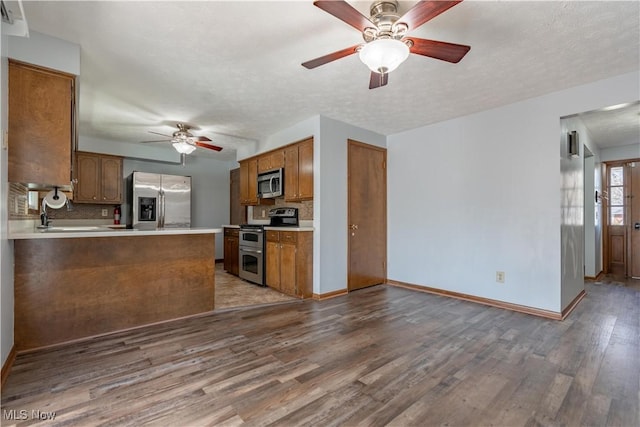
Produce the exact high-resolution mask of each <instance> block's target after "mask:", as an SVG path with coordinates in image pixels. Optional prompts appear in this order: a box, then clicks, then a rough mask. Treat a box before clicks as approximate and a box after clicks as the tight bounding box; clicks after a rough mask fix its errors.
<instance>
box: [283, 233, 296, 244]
mask: <svg viewBox="0 0 640 427" xmlns="http://www.w3.org/2000/svg"><path fill="white" fill-rule="evenodd" d="M297 240H298V234H297V233H296V232H295V231H281V232H280V241H281V242H287V243H295V242H297Z"/></svg>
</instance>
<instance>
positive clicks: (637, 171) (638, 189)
mask: <svg viewBox="0 0 640 427" xmlns="http://www.w3.org/2000/svg"><path fill="white" fill-rule="evenodd" d="M627 170H628V171H629V172H628V174H627V175H628V176H629V191H628V192H629V233H628V236H629V254H628V257H627V259H628V261H629V262H628V263H629V276H631V277H633V278H635V279H640V160H636V161H635V162H631V163H629V164H628V165H627Z"/></svg>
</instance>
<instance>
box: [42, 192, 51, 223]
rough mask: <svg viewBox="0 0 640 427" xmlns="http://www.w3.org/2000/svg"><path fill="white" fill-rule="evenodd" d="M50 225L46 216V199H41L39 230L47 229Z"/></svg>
mask: <svg viewBox="0 0 640 427" xmlns="http://www.w3.org/2000/svg"><path fill="white" fill-rule="evenodd" d="M49 224H51V220H50V219H49V216H48V215H47V200H46V198H44V197H43V198H42V204H41V207H40V228H47V227H49Z"/></svg>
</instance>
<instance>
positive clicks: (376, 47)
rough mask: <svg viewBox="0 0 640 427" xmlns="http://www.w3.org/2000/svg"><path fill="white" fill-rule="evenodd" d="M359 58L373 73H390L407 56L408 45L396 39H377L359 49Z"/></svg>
mask: <svg viewBox="0 0 640 427" xmlns="http://www.w3.org/2000/svg"><path fill="white" fill-rule="evenodd" d="M359 55H360V60H361V61H362V62H363V63H364V64H365V65H366V66H367V67H369V69H370V70H371V71H373V72H374V73H380V74H385V73H390V72H392V71H393V70H395V69H396V68H398V66H399V65H400V64H402V63H403V62H404V61H405V60H406V59H407V58H408V57H409V46H407V45H406V44H405V43H403V42H402V41H400V40H396V39H377V40H373V41H371V42H369V43H367V44H365V45H364V46H363V47H362V49H360V53H359Z"/></svg>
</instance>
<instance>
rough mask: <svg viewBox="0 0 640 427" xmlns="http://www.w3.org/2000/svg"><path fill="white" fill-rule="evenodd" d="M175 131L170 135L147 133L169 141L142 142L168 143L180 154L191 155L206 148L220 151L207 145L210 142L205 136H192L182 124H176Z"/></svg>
mask: <svg viewBox="0 0 640 427" xmlns="http://www.w3.org/2000/svg"><path fill="white" fill-rule="evenodd" d="M176 127H177V128H178V130H177V131H175V132H173V134H171V135H165V134H163V133H159V132H154V131H152V130H150V131H149V133H153V134H155V135H160V136H165V137H167V138H169V139H158V140H155V141H142V142H144V143H147V142H165V141H170V142H171V143H172V145H173V148H175V149H176V151H177V152H178V153H180V154H191V153H193V151H194V150H195V149H196V148H197V147H201V148H208V149H209V150H215V151H221V150H222V147H219V146H217V145H213V144H207V142H211V140H210V139H209V138H207V137H206V136H194V135H193V134H192V133H191V132H189V129H191V127H190V126H189V125H186V124H184V123H176Z"/></svg>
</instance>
